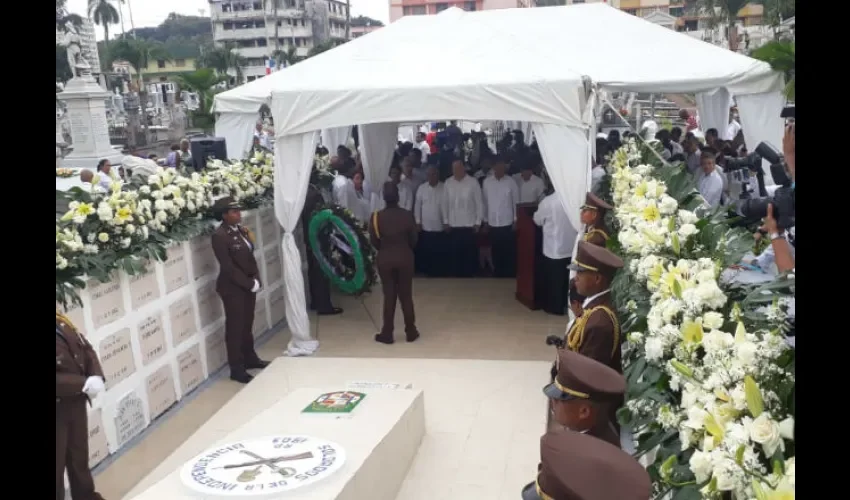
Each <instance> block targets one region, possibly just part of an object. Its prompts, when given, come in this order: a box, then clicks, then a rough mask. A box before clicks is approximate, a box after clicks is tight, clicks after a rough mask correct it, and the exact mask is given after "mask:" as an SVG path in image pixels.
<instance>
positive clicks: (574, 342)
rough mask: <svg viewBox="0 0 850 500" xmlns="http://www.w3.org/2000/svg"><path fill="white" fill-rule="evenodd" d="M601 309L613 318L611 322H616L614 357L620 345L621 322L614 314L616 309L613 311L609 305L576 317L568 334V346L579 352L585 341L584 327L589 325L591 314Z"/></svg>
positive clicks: (595, 308)
mask: <svg viewBox="0 0 850 500" xmlns="http://www.w3.org/2000/svg"><path fill="white" fill-rule="evenodd" d="M600 309H601V310H603V311H605V314H607V315H608V317H609V318H611V322H612V323H614V347H613V350H612V351H611V356H612V357H613V356H614V353H615V352H617V349H618V348H619V347H620V322H619V321H617V315H616V314H614V311H612V310H611V309H610V308H609V307H608V306H596V307H593V308H591V309H589V310H587V311H585V312H584V313H582V315H581V316H579V317H578V318H576V321H575V323H574V324H573V328H572V330H571V331H570V333H569V334H568V336H567V346H568V347H569V349H570V350H571V351H574V352H578V350H579V349H580V348H581V345H582V343H583V342H584V327H585V326H586V325H587V321H588V320H589V319H590V316H591V315H592V314H593V313H594V312H596V311H598V310H600Z"/></svg>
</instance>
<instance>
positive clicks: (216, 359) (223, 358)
mask: <svg viewBox="0 0 850 500" xmlns="http://www.w3.org/2000/svg"><path fill="white" fill-rule="evenodd" d="M204 342H205V347H206V349H207V370H208V371H209V372H210V373H213V372H214V371H216V370H218V369H219V368H221V367H222V366H224V363H226V362H227V346H226V345H225V344H224V325H221V326H220V327H218V328H216V329H215V331H213V332H212V333H211V334H209V335H207V338H206V339H204Z"/></svg>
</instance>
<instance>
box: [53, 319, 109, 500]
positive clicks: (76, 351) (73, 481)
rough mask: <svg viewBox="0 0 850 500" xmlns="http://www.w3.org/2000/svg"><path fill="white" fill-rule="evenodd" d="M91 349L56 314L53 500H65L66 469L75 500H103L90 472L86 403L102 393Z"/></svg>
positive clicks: (100, 379) (97, 369)
mask: <svg viewBox="0 0 850 500" xmlns="http://www.w3.org/2000/svg"><path fill="white" fill-rule="evenodd" d="M104 388H105V386H104V378H103V369H101V367H100V362H99V361H98V359H97V354H95V352H94V349H93V348H92V346H91V344H89V342H88V340H86V338H85V337H84V336H83V334H82V333H80V332H79V331H77V329H76V328H75V327H74V325H73V324H72V323H71V321H70V320H68V318H66V317H65V316H63V315H62V314H60V313H59V311H57V312H56V500H64V498H65V477H64V473H65V469H66V468H67V469H68V482H69V483H70V486H71V497H73V499H74V500H103V497H102V496H100V493H98V492H96V491H95V490H94V479H93V478H92V475H91V470H89V425H88V413H87V412H86V402H89V403H91V398H93V397H95V396H96V395H97V394H98V393H100V392H101V391H103V390H104Z"/></svg>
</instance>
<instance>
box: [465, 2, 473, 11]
mask: <svg viewBox="0 0 850 500" xmlns="http://www.w3.org/2000/svg"><path fill="white" fill-rule="evenodd" d="M463 10H466V11H469V12H472V11H473V10H475V2H463Z"/></svg>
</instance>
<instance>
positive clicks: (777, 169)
mask: <svg viewBox="0 0 850 500" xmlns="http://www.w3.org/2000/svg"><path fill="white" fill-rule="evenodd" d="M762 160H767V161H768V163H770V174H771V176H772V177H773V180H774V182H776V184H778V185H780V186H781V187H779V188H778V189H777V190H776V191H775V192H774V193H773V198H770V197H768V195H767V189H766V187H765V185H764V172H763V171H762V166H761V164H762ZM736 170H749V171H752V172H754V173H755V174H756V180H757V182H758V187H759V195H760V196H761V198H751V197H750V195H749V193H748V192H746V191H744V193H743V194H742V195H741V200H740V201H739V202H738V213H739V214H740V215H741V216H742V217H744V218H745V219H747V220H751V221H755V220H760V219H763V218H764V217H765V216H766V215H767V206H768V205H769V204H773V216H774V218H776V221H777V224H778V225H779V227H782V228H786V229H787V228H790V227H792V226H794V218H795V215H796V211H795V206H796V204H795V196H794V190H793V189H791V179H790V177H788V174H787V173H786V172H785V159H784V157H783V155H782V153H781V152H779V150H778V149H776V148H775V147H774V146H773V145H772V144H770V143H769V142H762V143H760V144H759V145H758V147H756V150H755V151H754V152H752V153H750V154H748V155H747V156H745V157H743V158H729V159H727V160H726V168H725V171H726V172H734V171H736Z"/></svg>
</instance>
